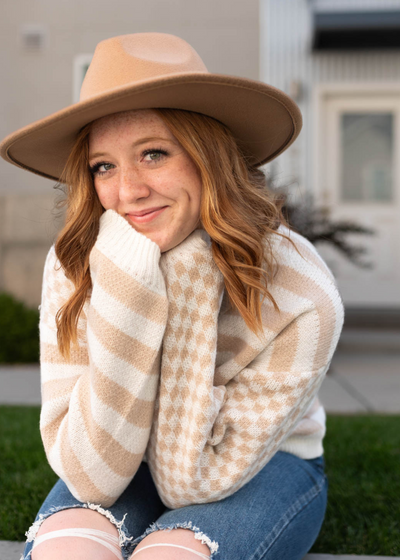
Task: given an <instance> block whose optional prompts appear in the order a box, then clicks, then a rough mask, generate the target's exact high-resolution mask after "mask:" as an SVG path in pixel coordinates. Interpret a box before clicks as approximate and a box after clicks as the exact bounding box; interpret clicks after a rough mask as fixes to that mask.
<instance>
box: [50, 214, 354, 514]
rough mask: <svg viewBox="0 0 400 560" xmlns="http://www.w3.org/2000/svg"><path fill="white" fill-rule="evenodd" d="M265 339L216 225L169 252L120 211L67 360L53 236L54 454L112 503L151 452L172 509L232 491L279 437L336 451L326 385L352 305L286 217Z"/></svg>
mask: <svg viewBox="0 0 400 560" xmlns="http://www.w3.org/2000/svg"><path fill="white" fill-rule="evenodd" d="M279 231H280V232H282V233H285V234H286V235H290V237H291V239H292V240H293V241H294V242H295V243H296V246H297V248H298V249H299V251H300V253H301V255H302V256H300V255H299V254H298V253H297V252H296V250H295V249H294V247H293V246H292V245H291V244H290V243H289V242H288V241H286V240H285V239H284V238H282V237H280V236H278V235H276V234H272V235H271V236H270V237H269V239H270V242H271V244H272V248H273V251H274V253H275V256H276V259H277V264H278V270H277V274H276V276H275V278H274V281H273V283H272V284H271V285H270V286H269V289H270V291H271V293H272V295H273V296H274V298H275V300H276V302H277V304H278V306H279V308H280V312H277V311H275V309H274V307H273V305H272V304H271V303H270V301H269V300H268V299H267V298H265V299H264V301H263V303H262V317H263V326H264V336H263V337H260V338H257V336H256V335H254V334H253V333H252V332H251V330H250V329H249V328H248V327H247V326H246V324H245V322H244V321H243V319H242V318H241V316H240V314H239V313H238V312H237V311H236V310H234V309H232V308H231V306H230V305H229V301H228V298H227V295H226V291H225V290H224V282H223V276H222V274H221V272H220V271H219V269H218V268H217V266H216V264H215V262H214V260H213V258H212V253H211V242H210V238H209V236H208V234H207V233H206V232H205V231H204V230H195V231H194V232H193V233H192V234H191V235H190V236H189V237H188V238H187V239H185V240H184V241H183V242H182V243H181V244H180V245H178V246H177V247H175V248H174V249H171V250H170V251H167V252H166V253H162V254H160V249H159V247H158V245H157V244H156V243H154V242H153V241H151V240H150V239H149V238H147V237H146V236H144V235H143V234H141V233H139V232H137V231H136V230H135V229H134V228H133V227H131V226H130V225H129V224H128V222H127V221H126V220H125V219H124V218H122V217H121V216H119V215H118V214H117V213H115V212H114V211H112V210H108V211H106V212H105V213H104V214H103V216H102V217H101V220H100V231H99V235H98V237H97V241H96V243H95V245H94V247H93V249H92V251H91V254H90V269H91V276H92V284H93V288H92V293H91V298H90V301H88V302H87V303H86V304H85V307H84V312H83V313H82V315H81V317H80V320H79V325H78V327H79V328H78V334H79V347H75V348H73V349H72V353H71V359H70V360H69V361H65V360H64V359H63V358H62V357H61V355H60V353H59V351H58V348H57V331H56V325H55V315H56V313H57V311H58V309H59V308H60V307H61V305H62V304H63V303H64V302H65V301H66V299H67V298H68V297H69V295H70V294H71V292H72V290H73V287H72V284H71V282H70V281H69V280H67V279H66V277H65V275H64V272H63V270H62V268H61V267H60V264H59V263H58V261H57V259H56V256H55V251H54V247H53V248H51V250H50V252H49V254H48V257H47V261H46V265H45V271H44V280H43V293H42V304H41V318H40V338H41V380H42V411H41V420H40V429H41V434H42V438H43V443H44V447H45V450H46V454H47V458H48V460H49V463H50V465H51V467H52V468H53V469H54V471H55V472H56V473H57V474H58V476H59V477H60V478H61V479H63V480H64V481H65V483H66V484H67V486H68V488H69V489H70V491H71V492H72V494H73V495H74V496H75V497H76V498H77V499H78V500H80V501H82V502H92V503H96V504H101V505H102V506H104V507H108V506H110V505H112V504H113V503H114V502H115V500H116V499H117V498H118V496H120V494H121V493H122V492H123V491H124V489H125V488H126V487H127V486H128V484H129V482H130V481H131V480H132V478H133V477H134V476H135V473H136V471H137V469H138V468H139V465H140V463H141V461H142V460H147V462H148V464H149V467H150V470H151V473H152V476H153V479H154V482H155V484H156V487H157V490H158V492H159V495H160V497H161V499H162V501H163V502H164V504H165V505H166V506H168V507H170V508H179V507H182V506H185V505H188V504H193V503H204V502H212V501H216V500H220V499H222V498H224V497H226V496H229V495H231V494H233V493H234V492H236V491H237V490H238V489H239V488H241V487H242V486H243V485H244V484H246V482H248V481H249V480H250V479H251V478H252V477H254V476H255V475H256V474H257V473H258V472H259V471H260V470H261V469H262V468H263V467H264V466H265V465H266V463H268V461H269V460H270V459H271V458H272V457H273V455H274V454H275V453H276V452H277V451H278V450H282V451H287V452H289V453H293V454H295V455H297V456H299V457H302V458H304V459H311V458H314V457H317V456H319V455H321V454H322V453H323V447H322V440H323V437H324V434H325V413H324V409H323V407H322V406H321V404H320V403H319V401H318V396H317V394H318V389H319V387H320V385H321V383H322V381H323V379H324V375H325V373H326V371H327V369H328V366H329V364H330V361H331V359H332V356H333V353H334V351H335V348H336V345H337V342H338V339H339V335H340V332H341V328H342V324H343V315H344V313H343V305H342V301H341V298H340V295H339V293H338V290H337V287H336V284H335V280H334V278H333V276H332V274H331V272H330V271H329V269H328V268H327V266H326V265H325V263H324V262H323V260H322V259H321V258H320V257H319V255H318V253H317V252H316V250H315V249H314V247H313V246H312V245H311V244H310V243H309V242H308V241H307V240H306V239H305V238H304V237H302V236H300V235H298V234H296V233H294V232H292V231H289V230H288V229H286V228H285V227H283V226H281V227H280V229H279Z"/></svg>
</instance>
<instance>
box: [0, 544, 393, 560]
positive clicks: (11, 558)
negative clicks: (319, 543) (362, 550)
mask: <svg viewBox="0 0 400 560" xmlns="http://www.w3.org/2000/svg"><path fill="white" fill-rule="evenodd" d="M24 546H25V543H24V542H14V541H0V560H20V557H21V555H22V552H23V550H24ZM394 558H395V557H394V556H347V555H345V556H342V555H339V556H336V555H334V554H307V555H306V556H305V557H304V559H303V560H385V559H386V560H389V559H394Z"/></svg>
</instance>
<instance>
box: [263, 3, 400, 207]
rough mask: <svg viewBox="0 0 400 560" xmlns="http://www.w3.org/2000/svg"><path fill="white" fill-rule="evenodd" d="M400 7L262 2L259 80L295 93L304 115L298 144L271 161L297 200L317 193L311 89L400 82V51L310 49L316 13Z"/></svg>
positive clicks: (389, 4) (393, 4) (398, 4)
mask: <svg viewBox="0 0 400 560" xmlns="http://www.w3.org/2000/svg"><path fill="white" fill-rule="evenodd" d="M393 9H400V2H399V0H316V1H309V0H260V45H261V49H260V79H261V80H262V81H265V82H267V83H269V84H271V85H273V86H275V87H277V88H279V89H282V90H283V91H285V92H286V93H287V94H289V95H291V96H292V97H293V98H294V99H295V100H296V102H297V104H298V105H299V107H300V110H301V112H302V115H303V130H302V132H301V134H300V136H299V138H298V139H297V140H296V142H295V143H294V144H293V145H292V146H291V147H290V148H289V149H288V150H287V151H286V152H284V153H283V154H282V155H281V156H279V157H278V158H276V160H274V162H273V163H272V165H271V169H272V170H273V172H274V173H275V174H279V180H280V181H281V182H282V183H291V182H294V183H293V186H292V192H293V198H294V199H296V198H300V197H301V193H302V192H304V191H305V190H308V191H311V192H315V191H316V190H317V189H316V185H315V184H314V173H313V168H314V165H315V161H314V154H313V151H312V146H313V142H314V138H313V130H314V128H315V119H316V112H315V106H314V104H313V92H314V90H315V88H316V86H318V85H321V84H337V83H344V82H345V83H346V84H351V83H354V84H356V83H361V82H369V83H376V84H379V83H382V82H385V83H400V52H399V51H390V50H388V51H386V50H384V51H359V52H356V51H353V52H351V51H344V52H334V51H332V52H316V53H314V52H312V51H311V44H312V13H313V10H317V11H334V10H336V11H341V12H342V11H356V10H362V11H367V10H370V11H373V10H393Z"/></svg>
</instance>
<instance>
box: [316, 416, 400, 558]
mask: <svg viewBox="0 0 400 560" xmlns="http://www.w3.org/2000/svg"><path fill="white" fill-rule="evenodd" d="M324 449H325V461H326V474H327V476H328V481H329V491H328V507H327V512H326V516H325V521H324V524H323V526H322V529H321V532H320V534H319V536H318V539H317V541H316V542H315V544H314V546H313V547H312V549H311V551H310V552H320V553H323V552H324V553H330V554H359V555H363V554H366V555H376V556H400V499H399V497H400V416H353V417H350V416H329V417H328V419H327V435H326V438H325V440H324Z"/></svg>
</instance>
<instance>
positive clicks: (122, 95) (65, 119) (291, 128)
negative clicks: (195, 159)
mask: <svg viewBox="0 0 400 560" xmlns="http://www.w3.org/2000/svg"><path fill="white" fill-rule="evenodd" d="M159 107H166V108H173V109H185V110H188V111H195V112H197V113H203V114H205V115H209V116H210V117H213V118H215V119H217V120H218V121H220V122H222V123H224V124H225V125H226V126H228V128H229V129H230V130H231V131H232V133H233V134H234V135H235V137H236V139H237V142H238V144H239V146H240V147H241V148H242V150H243V152H244V153H245V154H246V155H247V156H248V157H249V158H250V161H251V162H252V163H253V164H254V165H256V166H259V165H262V164H264V163H267V162H268V161H271V160H272V159H274V158H275V157H277V156H278V155H279V154H281V153H282V152H283V151H284V150H286V148H288V147H289V146H290V145H291V144H292V143H293V142H294V140H295V139H296V138H297V136H298V135H299V133H300V130H301V126H302V118H301V113H300V109H299V108H298V106H297V105H296V103H295V102H294V101H293V100H292V99H291V98H290V97H289V96H287V95H286V94H285V93H284V92H283V91H281V90H279V89H277V88H274V87H272V86H270V85H267V84H264V83H262V82H258V81H255V80H249V79H246V78H239V77H235V76H227V75H224V74H211V73H210V72H208V70H207V68H206V67H205V65H204V63H203V61H202V60H201V58H200V56H199V55H198V54H197V52H196V51H195V50H194V49H193V48H192V47H191V46H190V45H189V44H188V43H187V42H186V41H184V40H183V39H180V38H179V37H176V36H174V35H169V34H166V33H134V34H131V35H121V36H119V37H113V38H111V39H106V40H105V41H101V43H99V44H98V45H97V47H96V50H95V53H94V55H93V59H92V62H91V64H90V66H89V69H88V71H87V73H86V76H85V79H84V82H83V84H82V88H81V93H80V100H79V102H78V103H75V104H73V105H70V106H69V107H66V108H65V109H62V110H61V111H58V112H56V113H53V114H52V115H50V116H48V117H46V118H44V119H41V120H39V121H36V122H34V123H32V124H30V125H28V126H25V127H24V128H21V129H20V130H17V131H16V132H13V133H12V134H10V135H9V136H7V137H6V138H5V139H4V140H3V141H2V143H1V144H0V153H1V156H2V157H3V158H4V159H5V160H6V161H9V162H10V163H13V164H14V165H17V166H18V167H22V168H23V169H27V170H28V171H31V172H32V173H36V174H38V175H42V176H43V177H48V178H50V179H55V180H59V177H60V175H61V172H62V171H63V169H64V166H65V163H66V161H67V158H68V155H69V153H70V150H71V148H72V146H73V144H74V141H75V139H76V136H77V134H78V133H79V130H80V129H81V128H82V127H83V126H85V125H86V124H88V123H90V122H92V121H94V120H96V119H98V118H100V117H104V116H106V115H110V114H112V113H118V112H120V111H126V110H130V109H150V108H159Z"/></svg>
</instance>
